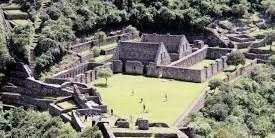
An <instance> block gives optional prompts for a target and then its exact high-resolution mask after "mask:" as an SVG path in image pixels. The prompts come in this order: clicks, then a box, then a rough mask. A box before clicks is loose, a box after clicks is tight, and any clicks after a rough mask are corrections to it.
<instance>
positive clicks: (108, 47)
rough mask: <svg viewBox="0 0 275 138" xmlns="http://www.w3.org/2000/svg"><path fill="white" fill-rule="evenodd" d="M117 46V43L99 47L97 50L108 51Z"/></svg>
mask: <svg viewBox="0 0 275 138" xmlns="http://www.w3.org/2000/svg"><path fill="white" fill-rule="evenodd" d="M116 46H117V43H113V44H109V45H104V46H100V47H99V48H100V49H102V50H109V49H113V48H115V47H116Z"/></svg>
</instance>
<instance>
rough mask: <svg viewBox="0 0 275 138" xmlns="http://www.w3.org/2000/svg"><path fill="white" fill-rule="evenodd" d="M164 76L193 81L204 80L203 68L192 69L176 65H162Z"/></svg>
mask: <svg viewBox="0 0 275 138" xmlns="http://www.w3.org/2000/svg"><path fill="white" fill-rule="evenodd" d="M160 76H161V77H162V78H168V79H177V80H184V81H191V82H202V81H203V80H202V72H201V70H192V69H187V68H181V67H175V66H162V67H161V71H160Z"/></svg>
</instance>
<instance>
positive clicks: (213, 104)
mask: <svg viewBox="0 0 275 138" xmlns="http://www.w3.org/2000/svg"><path fill="white" fill-rule="evenodd" d="M273 74H274V67H272V66H267V65H262V66H258V67H256V69H255V70H254V71H253V73H252V74H251V75H250V76H247V77H243V78H241V79H239V80H238V81H236V82H234V83H233V84H231V85H227V86H226V87H218V92H216V93H215V94H214V95H212V94H211V95H208V96H207V99H206V103H205V107H204V108H202V109H201V110H200V112H198V113H196V114H195V115H194V116H193V117H192V121H191V122H190V123H189V124H188V126H189V127H191V128H193V129H194V135H195V136H202V137H226V138H231V137H232V136H233V137H238V138H239V137H243V138H246V137H266V136H268V135H269V134H270V133H272V132H274V131H275V126H274V113H275V108H274V102H275V101H274V99H275V85H274V84H275V83H274V82H275V79H274V77H272V76H273ZM259 78H261V79H259Z"/></svg>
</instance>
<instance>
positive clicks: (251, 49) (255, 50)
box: [248, 48, 271, 54]
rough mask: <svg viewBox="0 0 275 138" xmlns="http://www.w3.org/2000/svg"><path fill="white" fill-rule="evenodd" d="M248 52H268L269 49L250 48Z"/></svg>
mask: <svg viewBox="0 0 275 138" xmlns="http://www.w3.org/2000/svg"><path fill="white" fill-rule="evenodd" d="M248 52H249V53H254V54H270V52H271V51H270V50H264V49H258V48H250V49H249V51H248Z"/></svg>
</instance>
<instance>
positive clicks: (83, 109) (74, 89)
mask: <svg viewBox="0 0 275 138" xmlns="http://www.w3.org/2000/svg"><path fill="white" fill-rule="evenodd" d="M85 67H86V68H87V69H94V68H95V67H100V65H96V66H93V65H91V64H88V65H86V66H85ZM80 70H82V71H84V70H85V69H83V68H81V67H80ZM77 73H81V72H80V71H79V70H77ZM60 74H62V73H60ZM75 75H76V74H75ZM61 76H62V75H61ZM65 76H66V75H65ZM1 101H2V102H3V104H4V106H6V107H10V106H9V105H13V106H23V107H26V108H34V109H38V110H48V111H49V112H50V114H52V115H57V116H60V117H61V119H62V120H63V121H65V122H70V123H71V124H72V126H74V127H75V128H76V129H77V130H83V129H84V128H83V124H81V121H80V119H79V115H85V116H92V118H91V120H92V121H91V122H90V123H93V124H95V122H100V119H97V118H99V117H101V116H103V114H104V113H107V105H105V104H104V102H103V101H102V99H101V96H100V94H99V93H98V92H97V90H96V89H94V88H88V87H87V86H86V85H85V84H83V83H78V82H77V81H75V80H73V79H72V80H69V79H63V80H61V79H60V80H58V79H53V80H51V81H49V82H47V81H46V82H42V81H39V80H35V78H34V77H33V74H32V71H31V69H30V68H29V67H28V66H27V65H24V64H23V63H19V64H18V65H16V67H15V71H12V72H11V74H10V78H9V81H8V83H7V84H6V85H5V86H3V87H2V88H1ZM69 101H71V102H72V104H73V105H74V106H73V107H62V106H61V105H60V103H62V102H69ZM78 114H79V115H78Z"/></svg>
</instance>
